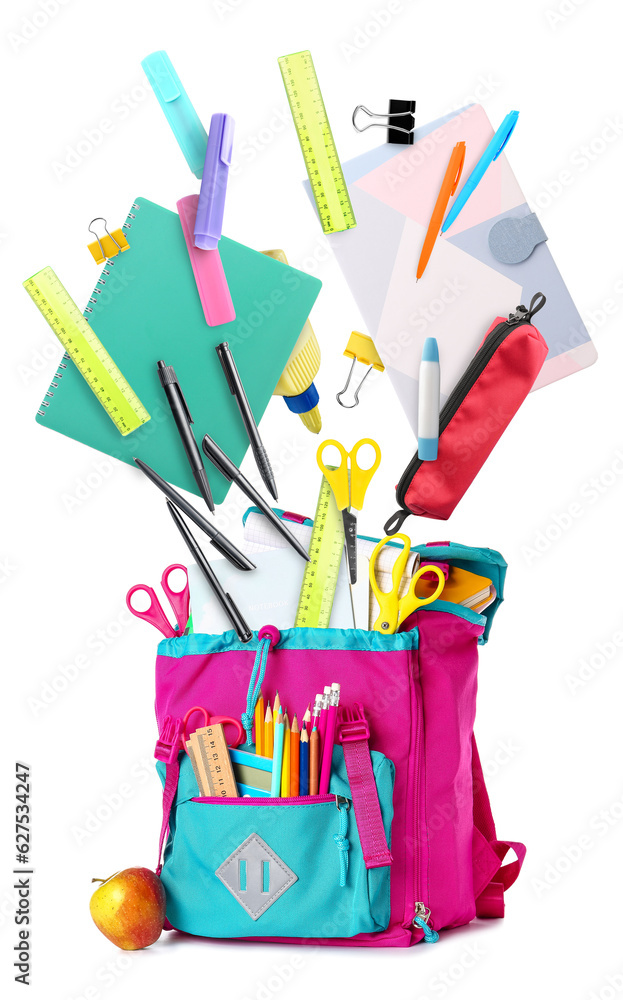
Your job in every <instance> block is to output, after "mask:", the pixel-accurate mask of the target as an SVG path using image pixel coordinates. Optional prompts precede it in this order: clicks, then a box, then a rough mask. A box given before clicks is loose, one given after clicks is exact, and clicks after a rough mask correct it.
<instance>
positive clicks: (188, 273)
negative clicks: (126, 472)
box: [37, 198, 321, 503]
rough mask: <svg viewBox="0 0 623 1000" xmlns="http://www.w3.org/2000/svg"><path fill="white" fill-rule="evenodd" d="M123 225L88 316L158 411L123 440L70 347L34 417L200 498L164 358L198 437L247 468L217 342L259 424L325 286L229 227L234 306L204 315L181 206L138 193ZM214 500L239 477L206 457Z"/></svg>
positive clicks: (227, 265)
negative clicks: (160, 366)
mask: <svg viewBox="0 0 623 1000" xmlns="http://www.w3.org/2000/svg"><path fill="white" fill-rule="evenodd" d="M123 229H124V231H125V232H127V231H128V230H131V234H128V242H129V243H130V249H129V250H128V251H127V252H126V253H124V254H122V255H121V254H120V255H119V256H118V257H116V258H114V260H110V261H108V262H107V263H106V265H105V266H104V269H103V271H102V273H101V276H100V278H99V280H98V282H97V284H96V286H95V289H94V291H93V295H92V296H91V298H90V299H89V304H88V306H87V308H86V310H85V316H86V318H87V319H88V321H89V323H90V325H91V326H92V327H93V329H94V330H95V332H96V333H97V336H98V337H99V339H100V340H101V341H102V343H103V344H104V347H105V348H106V350H107V351H108V352H109V353H110V354H111V356H112V358H113V359H114V361H115V362H116V364H117V365H118V366H119V368H120V369H121V371H122V372H123V374H124V376H125V377H126V378H127V380H128V382H129V383H130V385H131V386H132V388H133V389H134V391H135V392H136V393H137V395H138V397H139V399H140V400H141V402H142V403H143V404H144V406H145V407H146V408H147V410H148V412H149V414H150V415H151V419H150V420H149V421H148V422H147V423H146V424H144V425H143V426H142V427H140V428H139V429H138V430H136V431H134V432H133V433H132V434H128V435H127V437H122V436H121V435H120V434H119V432H118V430H117V429H116V427H115V425H114V424H113V423H112V421H111V420H110V418H109V417H108V415H107V414H106V412H105V411H104V409H103V408H102V407H101V405H100V404H99V402H98V401H97V399H96V398H95V396H94V395H93V393H92V392H91V389H90V388H89V386H88V385H87V383H86V382H85V380H84V379H83V378H82V376H81V374H80V372H79V371H78V369H77V368H75V367H74V365H72V364H71V362H70V361H69V360H68V358H67V356H66V355H65V357H64V358H63V362H62V363H61V366H59V369H58V371H57V373H56V375H55V376H54V379H53V381H52V384H51V386H50V388H49V389H48V391H47V393H46V395H45V397H44V399H43V402H42V404H41V407H40V409H39V412H38V414H37V421H38V422H39V423H40V424H42V425H43V426H45V427H50V428H51V429H52V430H55V431H58V432H59V433H61V434H66V435H67V436H68V437H71V438H74V439H75V440H76V441H81V442H82V443H83V444H86V445H89V446H90V447H91V448H96V449H97V450H98V451H102V452H104V453H105V454H107V455H111V456H113V457H114V458H118V459H120V460H121V461H122V462H127V463H128V464H132V465H133V462H132V459H133V457H134V456H137V457H138V458H142V459H143V461H145V462H147V464H148V465H151V466H152V467H153V468H154V469H156V471H157V472H158V473H159V474H160V475H161V476H163V477H164V478H165V479H166V480H168V482H170V483H173V484H175V485H176V486H179V487H181V488H182V489H185V490H188V491H189V492H191V493H195V494H197V495H198V488H197V484H196V483H195V480H194V478H193V476H192V473H191V471H190V467H189V464H188V462H187V460H186V456H185V453H184V449H183V447H182V443H181V441H180V438H179V434H178V432H177V429H176V426H175V423H174V420H173V417H172V415H171V411H170V409H169V406H168V404H167V401H166V397H165V396H164V393H163V391H162V387H161V385H160V380H159V378H158V374H157V369H156V364H157V362H158V361H159V360H160V359H162V360H164V361H166V363H167V364H169V365H173V367H174V368H175V371H176V373H177V376H178V378H179V381H180V385H181V386H182V389H183V392H184V395H185V396H186V400H187V402H188V406H189V409H190V412H191V414H192V416H193V419H194V433H195V437H196V439H197V442H198V443H199V444H200V443H201V438H202V437H203V435H204V434H206V433H208V434H210V435H211V436H212V437H213V438H214V439H215V440H216V441H217V442H218V443H219V445H220V446H221V447H222V448H223V449H224V451H225V452H227V454H228V455H229V456H230V458H231V459H232V461H233V462H235V463H236V465H238V466H239V465H240V463H241V462H242V459H243V457H244V454H245V452H246V450H247V447H248V445H249V439H248V437H247V435H246V433H245V430H244V426H243V424H242V421H241V419H240V413H239V411H238V407H237V405H236V402H235V399H234V397H233V396H232V395H231V393H230V391H229V389H228V386H227V381H226V379H225V378H224V376H223V371H222V368H221V366H220V363H219V361H218V357H217V355H216V351H215V350H214V348H215V347H216V345H217V344H220V343H221V342H222V341H223V340H227V341H228V342H229V345H230V347H231V349H232V352H233V354H234V357H235V359H236V364H237V366H238V370H239V372H240V376H241V378H242V381H243V383H244V387H245V390H246V393H247V396H248V399H249V402H250V404H251V408H252V410H253V413H254V416H255V419H256V420H257V421H258V422H259V420H260V418H261V416H262V414H263V413H264V410H265V409H266V406H267V404H268V402H269V400H270V398H271V395H272V392H273V389H274V388H275V386H276V385H277V382H278V381H279V378H280V376H281V373H282V372H283V369H284V367H285V365H286V363H287V361H288V358H289V356H290V354H291V352H292V348H293V347H294V344H295V342H296V340H297V338H298V336H299V334H300V332H301V330H302V329H303V326H304V324H305V320H306V319H307V317H308V315H309V312H310V310H311V308H312V306H313V304H314V302H315V300H316V297H317V295H318V292H319V291H320V288H321V282H320V281H319V280H318V278H313V277H311V276H310V275H308V274H305V273H304V272H302V271H298V270H296V269H295V268H293V267H289V266H288V265H286V264H282V263H280V262H279V261H276V260H272V259H271V258H270V257H267V256H266V255H265V254H262V253H259V252H258V251H256V250H251V249H250V248H249V247H246V246H243V245H242V244H240V243H235V242H234V241H233V240H229V239H227V237H225V236H223V237H222V238H221V240H220V242H219V250H220V254H221V260H222V262H223V268H224V270H225V274H226V276H227V282H228V284H229V289H230V292H231V296H232V299H233V303H234V307H235V310H236V319H235V320H233V321H232V322H231V323H225V324H222V325H221V326H213V327H210V326H208V325H207V324H206V321H205V317H204V313H203V307H202V305H201V300H200V298H199V294H198V292H197V286H196V284H195V279H194V275H193V270H192V266H191V263H190V259H189V257H188V252H187V249H186V244H185V242H184V234H183V232H182V227H181V224H180V220H179V216H178V215H177V213H176V212H170V211H169V210H168V209H166V208H162V207H161V206H160V205H156V204H154V203H153V202H151V201H147V200H146V199H144V198H137V199H136V201H135V203H134V204H133V206H132V209H131V211H130V213H129V215H128V218H127V219H126V221H125V223H124V226H123ZM205 465H206V471H207V473H208V476H209V479H210V486H211V488H212V493H213V496H214V501H215V503H221V502H222V501H223V500H224V498H225V495H226V494H227V491H228V489H229V486H230V484H229V483H228V482H227V481H226V480H225V479H224V478H223V477H222V476H221V474H220V473H218V472H216V470H215V469H214V468H213V467H212V466H211V465H210V463H209V462H207V460H206V463H205Z"/></svg>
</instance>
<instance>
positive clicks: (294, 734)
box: [290, 715, 301, 797]
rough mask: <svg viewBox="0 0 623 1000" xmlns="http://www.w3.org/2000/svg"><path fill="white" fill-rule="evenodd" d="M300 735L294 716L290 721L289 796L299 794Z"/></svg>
mask: <svg viewBox="0 0 623 1000" xmlns="http://www.w3.org/2000/svg"><path fill="white" fill-rule="evenodd" d="M300 742H301V733H300V730H299V724H298V720H297V718H296V715H295V716H294V718H293V719H292V729H291V730H290V795H291V796H293V797H294V796H295V795H298V794H299V784H300V766H301V760H300V758H301V754H300Z"/></svg>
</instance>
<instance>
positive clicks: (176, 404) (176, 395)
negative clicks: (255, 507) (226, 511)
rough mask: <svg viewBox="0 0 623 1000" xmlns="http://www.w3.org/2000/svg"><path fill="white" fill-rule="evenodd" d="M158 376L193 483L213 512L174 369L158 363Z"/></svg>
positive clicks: (196, 446)
mask: <svg viewBox="0 0 623 1000" xmlns="http://www.w3.org/2000/svg"><path fill="white" fill-rule="evenodd" d="M158 375H159V377H160V384H161V385H162V388H163V389H164V391H165V393H166V395H167V399H168V401H169V406H170V407H171V413H172V414H173V419H174V420H175V423H176V425H177V429H178V431H179V435H180V437H181V439H182V444H183V445H184V451H185V452H186V458H187V459H188V462H189V464H190V468H191V470H192V474H193V476H194V477H195V482H196V483H197V486H198V487H199V490H200V491H201V496H202V497H203V499H204V500H205V502H206V503H207V505H208V507H209V508H210V510H211V511H213V510H214V500H213V499H212V491H211V489H210V484H209V482H208V477H207V474H206V470H205V469H204V467H203V461H202V458H201V452H200V451H199V446H198V445H197V442H196V441H195V435H194V434H193V432H192V430H191V428H190V425H191V424H192V423H193V418H192V417H191V415H190V410H189V409H188V403H187V402H186V400H185V399H184V393H183V392H182V390H181V387H180V384H179V382H178V381H177V376H176V374H175V369H174V368H173V366H172V365H165V363H164V361H159V362H158Z"/></svg>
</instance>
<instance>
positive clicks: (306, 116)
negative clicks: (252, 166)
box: [279, 49, 357, 233]
mask: <svg viewBox="0 0 623 1000" xmlns="http://www.w3.org/2000/svg"><path fill="white" fill-rule="evenodd" d="M279 68H280V69H281V75H282V77H283V82H284V84H285V88H286V94H287V95H288V102H289V104H290V110H291V112H292V118H293V119H294V127H295V129H296V134H297V135H298V140H299V142H300V144H301V149H302V151H303V158H304V160H305V166H306V168H307V176H308V177H309V183H310V184H311V189H312V194H313V196H314V201H315V202H316V207H317V209H318V215H319V216H320V223H321V225H322V229H323V232H325V233H340V232H342V230H344V229H353V228H354V227H355V226H356V225H357V220H356V219H355V213H354V212H353V206H352V205H351V203H350V198H349V196H348V188H347V187H346V181H345V180H344V173H343V171H342V165H341V163H340V159H339V157H338V155H337V149H336V148H335V142H334V141H333V133H332V132H331V126H330V125H329V119H328V118H327V112H326V109H325V106H324V101H323V99H322V93H321V91H320V85H319V83H318V77H317V76H316V70H315V69H314V64H313V61H312V57H311V52H309V51H308V50H307V49H306V50H305V51H304V52H293V53H292V55H289V56H281V58H280V59H279Z"/></svg>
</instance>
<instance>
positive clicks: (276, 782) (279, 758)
mask: <svg viewBox="0 0 623 1000" xmlns="http://www.w3.org/2000/svg"><path fill="white" fill-rule="evenodd" d="M285 728H286V727H285V725H284V722H283V709H282V707H281V705H280V706H279V714H278V716H277V721H276V722H275V732H274V736H273V773H272V778H271V782H270V794H271V798H274V799H278V798H280V797H281V765H282V763H283V735H284V730H285Z"/></svg>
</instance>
